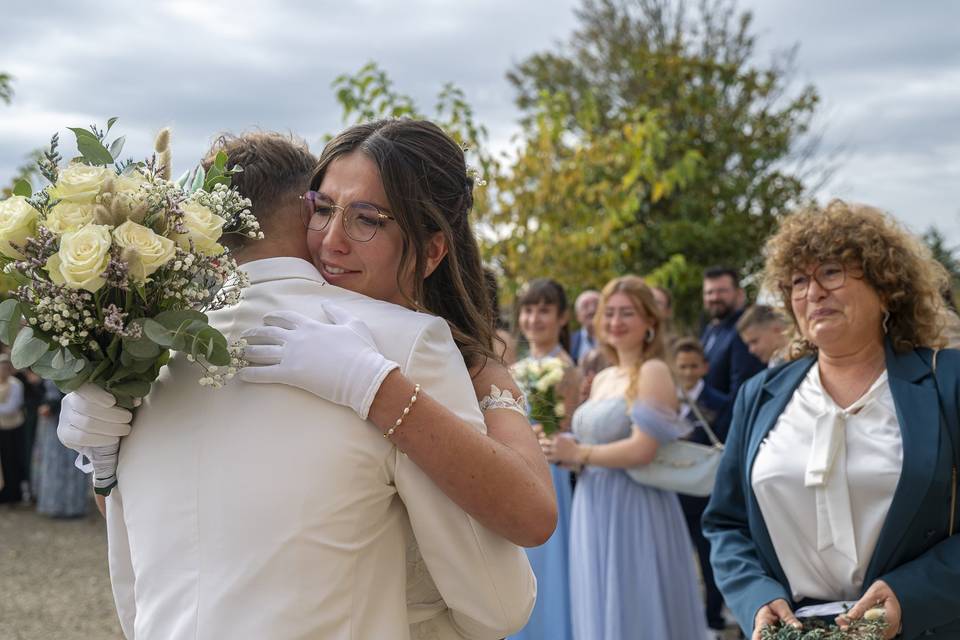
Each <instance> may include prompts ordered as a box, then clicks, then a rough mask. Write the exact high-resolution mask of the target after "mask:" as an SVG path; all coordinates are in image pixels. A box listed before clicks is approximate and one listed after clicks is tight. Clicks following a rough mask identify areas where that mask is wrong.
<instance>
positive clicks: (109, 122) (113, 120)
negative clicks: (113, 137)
mask: <svg viewBox="0 0 960 640" xmlns="http://www.w3.org/2000/svg"><path fill="white" fill-rule="evenodd" d="M119 119H120V118H118V117H117V116H113V117H111V118H108V119H107V130H106V132H105V133H110V129H112V128H113V125H114V124H116V122H117V120H119Z"/></svg>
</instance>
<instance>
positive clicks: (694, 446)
mask: <svg viewBox="0 0 960 640" xmlns="http://www.w3.org/2000/svg"><path fill="white" fill-rule="evenodd" d="M684 400H685V401H686V402H687V404H688V405H689V406H690V409H691V410H692V411H693V413H694V415H695V416H696V417H697V420H699V421H700V424H701V426H702V427H703V430H704V431H705V432H706V433H707V437H708V438H709V439H710V442H711V444H708V445H707V444H700V443H697V442H689V441H687V440H674V441H673V442H669V443H667V444H665V445H662V446H660V447H658V448H657V456H656V457H655V458H654V459H653V462H650V463H649V464H645V465H642V466H639V467H631V468H629V469H627V470H626V471H627V475H629V476H630V478H631V479H632V480H633V481H634V482H637V483H639V484H644V485H647V486H650V487H655V488H657V489H664V490H665V491H674V492H676V493H683V494H685V495H689V496H697V497H701V498H705V497H707V496H709V495H710V493H711V492H712V491H713V483H714V481H715V480H716V477H717V468H718V467H719V466H720V456H721V455H722V454H723V443H722V442H720V438H718V437H717V434H715V433H714V432H713V429H711V428H710V423H709V422H708V421H707V419H706V418H704V417H703V413H702V412H701V411H700V409H699V408H698V407H697V403H696V402H691V401H690V399H689V398H687V397H686V393H684Z"/></svg>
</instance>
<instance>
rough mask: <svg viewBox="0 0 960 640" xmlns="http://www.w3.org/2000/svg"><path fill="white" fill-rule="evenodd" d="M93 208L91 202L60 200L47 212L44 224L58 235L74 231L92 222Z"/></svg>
mask: <svg viewBox="0 0 960 640" xmlns="http://www.w3.org/2000/svg"><path fill="white" fill-rule="evenodd" d="M93 208H94V205H92V204H78V203H76V202H70V201H61V202H60V203H59V204H57V205H56V206H55V207H54V208H53V209H51V210H50V212H49V213H48V214H47V219H46V221H45V222H44V226H45V227H46V228H47V229H49V230H50V231H53V232H54V233H55V234H57V235H58V236H59V235H63V234H64V233H67V232H68V231H76V230H77V229H79V228H80V227H82V226H84V225H87V224H90V223H91V222H93Z"/></svg>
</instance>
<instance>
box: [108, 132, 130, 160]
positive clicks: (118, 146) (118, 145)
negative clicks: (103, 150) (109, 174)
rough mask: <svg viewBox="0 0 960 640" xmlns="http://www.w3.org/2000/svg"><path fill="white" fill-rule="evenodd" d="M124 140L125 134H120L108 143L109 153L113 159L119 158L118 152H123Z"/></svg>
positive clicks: (125, 138) (125, 139)
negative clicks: (111, 142)
mask: <svg viewBox="0 0 960 640" xmlns="http://www.w3.org/2000/svg"><path fill="white" fill-rule="evenodd" d="M126 141H127V136H120V137H119V138H117V139H116V140H114V141H113V144H111V145H110V155H111V156H113V159H114V161H117V160H119V159H120V154H121V153H122V152H123V143H124V142H126Z"/></svg>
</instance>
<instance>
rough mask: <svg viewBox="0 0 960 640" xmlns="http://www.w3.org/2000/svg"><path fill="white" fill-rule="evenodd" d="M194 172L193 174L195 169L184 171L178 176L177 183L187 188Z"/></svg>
mask: <svg viewBox="0 0 960 640" xmlns="http://www.w3.org/2000/svg"><path fill="white" fill-rule="evenodd" d="M192 174H193V169H187V170H186V171H184V172H183V173H182V174H180V177H179V178H177V180H176V185H177V186H178V187H180V188H181V189H185V188H186V186H187V182H189V181H190V176H191V175H192Z"/></svg>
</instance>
